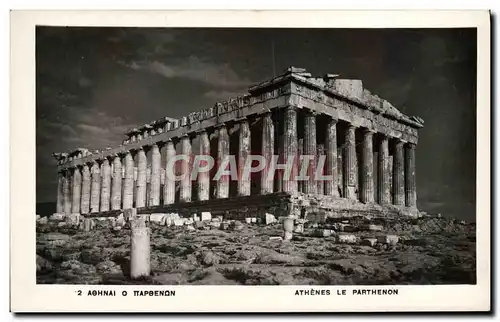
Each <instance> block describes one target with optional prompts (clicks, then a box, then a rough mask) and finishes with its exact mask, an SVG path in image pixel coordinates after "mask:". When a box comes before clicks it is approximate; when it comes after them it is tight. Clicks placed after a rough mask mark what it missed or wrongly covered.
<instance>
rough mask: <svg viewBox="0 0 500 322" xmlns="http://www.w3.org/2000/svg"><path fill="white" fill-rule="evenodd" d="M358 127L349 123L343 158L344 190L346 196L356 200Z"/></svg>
mask: <svg viewBox="0 0 500 322" xmlns="http://www.w3.org/2000/svg"><path fill="white" fill-rule="evenodd" d="M355 130H356V128H355V127H354V126H353V125H352V124H349V125H348V126H347V129H346V133H345V141H346V142H345V146H344V154H343V158H342V165H343V172H344V174H343V180H344V182H343V188H342V190H343V192H344V196H343V197H344V198H348V199H353V200H356V199H357V196H356V181H357V180H356V179H357V176H358V171H357V169H356V136H355Z"/></svg>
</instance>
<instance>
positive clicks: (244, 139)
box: [238, 119, 251, 196]
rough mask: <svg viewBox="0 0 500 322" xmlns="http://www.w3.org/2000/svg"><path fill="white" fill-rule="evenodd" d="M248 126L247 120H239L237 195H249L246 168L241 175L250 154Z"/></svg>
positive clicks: (248, 174) (248, 178)
mask: <svg viewBox="0 0 500 322" xmlns="http://www.w3.org/2000/svg"><path fill="white" fill-rule="evenodd" d="M250 140H251V137H250V126H249V125H248V120H247V119H244V120H241V121H240V133H239V142H238V173H239V176H238V196H249V195H250V182H251V181H250V172H249V171H248V170H249V169H247V171H245V172H246V174H247V175H246V176H245V177H243V176H242V175H243V172H244V171H243V170H244V168H245V164H246V161H247V159H248V156H249V155H250V147H251V145H250V143H251V141H250Z"/></svg>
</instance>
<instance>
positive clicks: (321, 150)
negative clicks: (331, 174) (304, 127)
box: [316, 144, 326, 195]
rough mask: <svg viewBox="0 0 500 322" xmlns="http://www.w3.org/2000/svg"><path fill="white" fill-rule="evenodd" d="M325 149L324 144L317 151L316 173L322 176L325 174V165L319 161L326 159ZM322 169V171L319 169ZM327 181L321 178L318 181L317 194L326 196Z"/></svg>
mask: <svg viewBox="0 0 500 322" xmlns="http://www.w3.org/2000/svg"><path fill="white" fill-rule="evenodd" d="M324 155H325V147H324V145H323V144H318V148H317V149H316V172H318V173H320V174H321V175H324V174H325V164H324V163H323V164H320V162H319V159H320V158H321V157H323V158H324V157H325V156H324ZM319 167H321V169H320V168H319ZM325 182H326V181H325V180H320V178H317V179H316V193H317V194H318V195H324V194H325Z"/></svg>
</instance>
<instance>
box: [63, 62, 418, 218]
mask: <svg viewBox="0 0 500 322" xmlns="http://www.w3.org/2000/svg"><path fill="white" fill-rule="evenodd" d="M422 127H423V120H422V119H421V118H419V117H415V116H412V117H410V116H407V115H404V114H402V113H401V112H400V111H398V110H397V109H396V108H395V107H394V106H392V105H391V104H390V103H389V102H388V101H386V100H384V99H382V98H380V97H378V96H377V95H374V94H372V93H370V91H368V90H367V89H365V88H363V83H362V81H361V80H355V79H342V78H340V77H339V75H334V74H327V75H325V76H324V77H319V78H314V77H312V76H311V74H310V73H308V72H307V71H306V70H305V69H302V68H295V67H291V68H288V69H287V70H286V71H285V72H284V74H282V75H280V76H277V77H274V78H273V79H270V80H268V81H265V82H262V83H260V84H258V85H256V86H253V87H250V88H249V90H248V94H245V95H243V96H239V97H236V98H233V99H229V100H227V101H224V102H220V103H217V104H216V105H215V106H213V107H210V108H206V109H203V110H200V111H197V112H192V113H190V114H188V115H187V116H183V117H182V118H180V119H173V118H169V117H165V118H163V119H160V120H157V121H154V122H151V123H149V124H145V125H142V126H140V127H138V128H134V129H132V130H130V131H128V132H127V133H125V134H126V136H127V138H126V139H125V140H124V141H123V143H122V144H121V145H119V146H117V147H115V148H107V149H104V150H101V151H94V152H90V151H89V150H87V149H83V148H78V149H76V150H74V151H71V152H68V153H54V157H55V158H56V160H57V163H58V167H57V171H58V172H57V173H58V188H57V213H61V214H76V213H78V214H84V215H86V216H89V217H93V216H96V217H106V216H117V215H118V214H120V213H122V212H123V211H124V210H126V209H132V208H136V211H137V213H139V214H151V213H178V214H179V215H182V216H192V215H193V214H195V213H201V212H211V214H212V215H222V216H225V218H231V219H241V218H245V217H259V216H261V217H262V216H265V214H266V213H271V214H274V215H275V216H290V215H297V216H299V217H305V216H315V215H324V216H339V217H340V216H349V215H355V214H359V213H367V212H368V213H377V214H387V213H393V214H397V215H414V214H416V213H418V210H417V203H416V200H417V193H416V184H415V179H416V178H415V176H416V175H415V149H416V144H417V141H418V130H419V129H420V128H422ZM176 153H177V154H178V153H182V154H184V155H193V154H195V155H211V156H213V157H214V159H215V160H217V161H218V162H219V161H220V160H223V159H224V158H225V157H226V156H227V155H229V154H231V155H236V156H237V160H238V162H237V163H238V164H237V166H238V168H241V166H242V164H243V162H244V160H246V158H247V157H248V155H251V154H254V155H255V154H258V155H262V156H264V157H265V158H266V159H267V160H268V159H270V158H271V157H272V156H273V155H278V156H279V157H280V163H281V164H286V163H287V162H288V160H289V159H290V158H293V160H292V164H293V166H292V168H291V172H292V173H291V177H290V178H291V179H290V180H283V172H280V171H277V172H276V173H275V175H274V177H273V178H272V180H269V179H268V176H267V172H268V171H269V167H265V169H264V170H263V171H262V172H260V173H252V175H251V176H250V177H249V178H248V179H240V180H229V177H228V176H223V177H222V178H221V179H220V180H211V179H212V178H213V176H214V173H213V171H210V172H205V173H200V174H199V175H198V177H197V178H196V180H195V181H192V180H191V178H190V177H189V176H186V178H185V179H183V180H181V181H174V180H171V179H170V178H169V177H168V176H166V175H165V168H166V163H167V162H168V160H169V158H172V157H174V156H175V155H176ZM301 155H309V156H310V155H316V156H320V155H325V157H326V162H325V164H324V168H323V169H319V171H321V172H322V173H324V174H325V175H330V176H332V177H333V180H328V181H317V180H315V178H314V177H313V176H310V178H309V179H308V180H307V181H306V180H303V181H300V180H295V179H294V178H295V175H297V173H298V171H299V169H301V168H300V166H301V164H300V162H301V161H300V156H301ZM316 161H317V159H313V160H310V163H309V167H308V170H307V171H308V172H307V173H313V172H314V171H317V170H318V169H316V166H318V164H317V163H316ZM189 162H190V161H189ZM189 162H182V165H181V170H183V171H186V170H188V169H189V167H190V164H189ZM311 171H313V172H311Z"/></svg>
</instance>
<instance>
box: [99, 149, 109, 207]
mask: <svg viewBox="0 0 500 322" xmlns="http://www.w3.org/2000/svg"><path fill="white" fill-rule="evenodd" d="M110 196H111V166H110V164H109V160H108V158H105V159H104V160H103V161H102V164H101V208H100V209H101V211H109V202H110Z"/></svg>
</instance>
